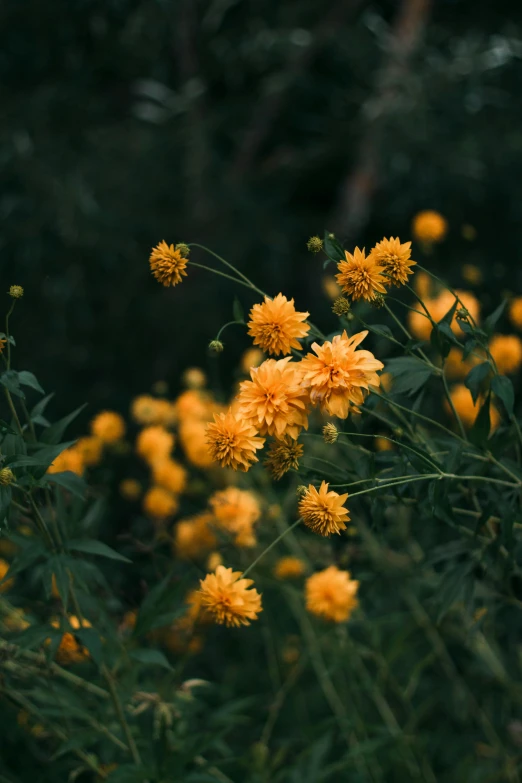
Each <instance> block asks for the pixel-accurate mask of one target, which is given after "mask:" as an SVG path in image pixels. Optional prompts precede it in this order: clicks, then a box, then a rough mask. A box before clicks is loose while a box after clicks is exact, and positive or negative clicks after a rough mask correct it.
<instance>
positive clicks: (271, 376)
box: [237, 357, 308, 440]
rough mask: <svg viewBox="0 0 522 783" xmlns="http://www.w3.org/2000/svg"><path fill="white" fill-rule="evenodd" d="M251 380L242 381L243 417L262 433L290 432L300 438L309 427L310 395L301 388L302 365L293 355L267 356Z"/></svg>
mask: <svg viewBox="0 0 522 783" xmlns="http://www.w3.org/2000/svg"><path fill="white" fill-rule="evenodd" d="M250 377H251V378H252V380H251V381H243V382H242V383H241V384H240V387H239V388H240V392H239V396H238V398H237V405H238V412H239V416H240V417H241V418H243V419H244V420H246V421H248V422H249V423H250V424H252V425H254V426H255V427H256V428H257V429H258V430H259V432H260V434H261V435H274V436H275V437H276V438H278V439H281V438H284V437H285V436H286V435H288V437H290V438H293V439H294V440H297V438H298V437H299V433H300V432H301V430H302V429H303V427H304V428H305V429H308V416H307V394H306V391H304V390H303V389H302V387H301V383H300V373H299V371H298V364H297V363H295V362H292V360H291V358H290V357H286V358H285V359H278V360H276V359H267V360H266V361H264V362H263V364H261V365H260V366H259V367H255V368H253V369H252V370H251V371H250Z"/></svg>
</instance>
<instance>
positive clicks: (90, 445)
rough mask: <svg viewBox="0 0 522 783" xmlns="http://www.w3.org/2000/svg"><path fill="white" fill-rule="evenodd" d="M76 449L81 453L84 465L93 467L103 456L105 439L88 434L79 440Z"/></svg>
mask: <svg viewBox="0 0 522 783" xmlns="http://www.w3.org/2000/svg"><path fill="white" fill-rule="evenodd" d="M75 449H76V450H77V451H78V453H79V454H80V455H81V458H82V460H83V463H84V465H87V467H92V466H94V465H97V464H98V463H99V461H100V460H101V458H102V453H103V441H102V440H101V439H100V438H97V437H96V436H95V435H86V436H85V437H84V438H80V439H79V440H78V441H77V443H76V444H75Z"/></svg>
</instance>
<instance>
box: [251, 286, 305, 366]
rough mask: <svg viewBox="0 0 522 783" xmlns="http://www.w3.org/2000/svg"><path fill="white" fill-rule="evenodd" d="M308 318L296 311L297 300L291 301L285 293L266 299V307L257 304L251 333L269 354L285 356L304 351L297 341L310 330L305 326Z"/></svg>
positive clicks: (257, 343) (252, 312)
mask: <svg viewBox="0 0 522 783" xmlns="http://www.w3.org/2000/svg"><path fill="white" fill-rule="evenodd" d="M309 315H310V313H299V312H297V311H296V309H295V307H294V300H293V299H290V301H288V299H287V298H286V296H283V294H278V295H277V296H276V297H275V298H274V299H269V298H268V297H267V296H265V301H264V302H263V304H255V305H254V306H253V308H252V309H251V311H250V321H249V322H248V327H249V329H248V334H249V335H250V336H251V337H253V338H254V345H259V346H260V347H261V348H262V350H263V351H265V352H266V353H269V354H272V355H274V356H279V354H280V353H282V354H283V356H286V355H287V354H289V353H291V351H292V348H297V349H299V348H301V343H300V342H299V340H298V339H297V338H298V337H306V335H307V334H308V332H309V331H310V326H309V325H308V324H305V323H303V321H305V320H306V319H307V318H308V316H309Z"/></svg>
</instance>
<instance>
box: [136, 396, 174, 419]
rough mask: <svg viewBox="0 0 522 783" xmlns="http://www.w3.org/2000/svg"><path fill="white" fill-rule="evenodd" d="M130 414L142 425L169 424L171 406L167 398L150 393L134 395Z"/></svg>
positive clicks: (171, 411)
mask: <svg viewBox="0 0 522 783" xmlns="http://www.w3.org/2000/svg"><path fill="white" fill-rule="evenodd" d="M131 416H132V418H133V419H134V421H135V422H137V423H138V424H141V425H142V426H145V427H146V426H148V425H150V424H165V425H166V424H171V423H172V419H173V408H172V405H171V403H170V402H168V400H160V399H158V398H157V397H152V396H151V395H150V394H141V395H140V396H139V397H135V398H134V399H133V401H132V405H131Z"/></svg>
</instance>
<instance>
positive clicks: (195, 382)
mask: <svg viewBox="0 0 522 783" xmlns="http://www.w3.org/2000/svg"><path fill="white" fill-rule="evenodd" d="M182 381H183V383H184V384H185V386H188V387H189V389H203V388H204V387H205V386H206V384H207V376H206V375H205V373H204V372H203V370H201V369H200V368H199V367H187V369H186V370H185V372H184V373H183V376H182Z"/></svg>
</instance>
